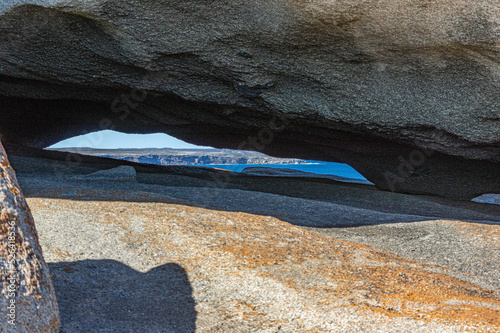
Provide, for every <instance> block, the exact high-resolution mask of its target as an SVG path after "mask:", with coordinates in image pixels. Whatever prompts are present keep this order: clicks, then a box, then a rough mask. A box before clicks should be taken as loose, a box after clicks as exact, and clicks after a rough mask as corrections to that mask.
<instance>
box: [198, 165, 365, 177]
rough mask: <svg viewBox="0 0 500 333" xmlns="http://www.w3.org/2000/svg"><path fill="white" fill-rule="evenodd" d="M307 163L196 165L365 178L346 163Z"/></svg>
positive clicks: (237, 170) (230, 169) (235, 169)
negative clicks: (297, 171)
mask: <svg viewBox="0 0 500 333" xmlns="http://www.w3.org/2000/svg"><path fill="white" fill-rule="evenodd" d="M307 162H308V163H307V164H210V165H196V166H203V167H207V168H219V169H225V170H229V171H235V172H241V171H242V170H243V169H245V168H249V167H265V168H277V169H293V170H299V171H304V172H310V173H315V174H318V175H333V176H340V177H345V178H352V179H360V180H366V178H365V177H363V176H362V175H361V174H359V172H357V171H356V170H354V169H353V168H351V167H350V166H349V165H347V164H343V163H332V162H319V161H307Z"/></svg>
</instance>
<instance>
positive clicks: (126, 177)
mask: <svg viewBox="0 0 500 333" xmlns="http://www.w3.org/2000/svg"><path fill="white" fill-rule="evenodd" d="M136 175H137V173H136V171H135V169H134V167H131V166H129V165H121V166H119V167H116V168H113V169H108V170H101V171H97V172H93V173H91V174H90V175H85V176H75V178H76V179H80V180H114V181H120V182H135V181H136Z"/></svg>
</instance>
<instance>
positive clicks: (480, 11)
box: [0, 0, 500, 199]
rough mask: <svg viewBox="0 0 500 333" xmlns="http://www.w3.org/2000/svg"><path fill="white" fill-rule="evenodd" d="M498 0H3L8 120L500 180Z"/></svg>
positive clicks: (0, 23)
mask: <svg viewBox="0 0 500 333" xmlns="http://www.w3.org/2000/svg"><path fill="white" fill-rule="evenodd" d="M499 12H500V11H499V5H498V1H496V0H482V1H479V0H475V1H469V0H468V1H466V0H451V1H450V0H437V1H406V0H386V1H362V0H343V1H333V0H325V1H320V0H312V1H299V0H266V1H264V0H251V1H220V0H215V1H201V0H192V1H182V2H170V1H140V0H130V1H123V0H99V1H98V0H94V1H76V0H52V1H40V0H19V1H10V2H2V3H1V4H0V31H1V34H0V103H1V104H2V112H1V114H0V132H1V133H2V134H3V136H4V140H5V141H6V142H11V143H19V144H24V145H28V146H37V147H45V146H48V145H50V144H52V143H55V142H57V141H59V140H61V139H64V138H68V137H71V136H75V135H79V134H83V133H85V131H93V130H99V129H116V130H120V131H125V132H134V133H146V132H166V133H170V134H172V135H175V136H177V137H180V138H182V139H185V140H188V141H191V142H194V143H198V144H203V145H212V146H217V147H227V148H243V149H256V150H260V151H263V152H265V153H268V154H271V155H275V156H283V157H299V158H308V159H319V160H326V161H340V162H345V163H349V164H351V165H352V166H353V167H355V168H356V169H357V170H358V171H359V172H361V173H362V174H363V175H364V176H365V177H367V178H368V180H370V181H372V182H373V183H375V184H376V185H377V186H379V187H380V188H382V189H388V190H393V191H400V192H408V193H427V194H436V195H441V196H450V197H455V198H462V199H471V198H473V197H475V196H478V195H480V194H483V193H495V192H496V193H498V192H500V168H499V166H500V125H499V124H500V102H499V84H500V80H499V78H500V75H499V74H500V70H499V68H500V67H499V63H500V53H499V41H500V28H499V25H498V24H499V23H500V16H499V14H498V13H499Z"/></svg>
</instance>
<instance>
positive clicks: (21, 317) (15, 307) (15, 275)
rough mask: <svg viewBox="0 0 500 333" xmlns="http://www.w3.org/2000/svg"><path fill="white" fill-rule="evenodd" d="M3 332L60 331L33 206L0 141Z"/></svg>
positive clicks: (0, 310) (0, 309) (0, 302)
mask: <svg viewBox="0 0 500 333" xmlns="http://www.w3.org/2000/svg"><path fill="white" fill-rule="evenodd" d="M0 314H1V319H0V331H1V332H5V333H10V332H12V333H14V332H15V333H39V332H58V331H59V327H60V320H59V310H58V307H57V300H56V295H55V291H54V286H53V285H52V280H51V278H50V274H49V269H48V266H47V264H46V263H45V261H44V259H43V256H42V249H41V248H40V244H39V243H38V236H37V232H36V229H35V224H34V222H33V217H32V216H31V212H30V209H29V207H28V204H27V203H26V200H25V199H24V197H23V195H22V193H21V189H20V188H19V184H18V182H17V180H16V176H15V174H14V171H13V170H12V168H11V167H10V165H9V161H8V160H7V154H6V153H5V151H4V149H3V146H2V144H1V143H0Z"/></svg>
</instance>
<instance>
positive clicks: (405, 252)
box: [13, 152, 500, 333]
mask: <svg viewBox="0 0 500 333" xmlns="http://www.w3.org/2000/svg"><path fill="white" fill-rule="evenodd" d="M50 154H51V155H53V152H50ZM100 160H101V162H102V163H103V165H101V166H100V165H99V163H98V159H96V158H95V157H92V158H89V159H87V160H85V161H82V163H81V164H79V165H74V164H72V165H71V167H70V166H68V168H56V170H57V171H58V173H50V172H47V171H48V170H49V169H50V166H51V165H53V163H55V162H57V161H51V160H46V159H40V158H38V159H37V158H33V157H30V158H26V157H22V158H18V157H15V158H14V159H13V164H14V165H15V166H16V170H18V172H19V171H21V172H20V173H19V175H18V179H19V181H20V183H21V185H22V186H23V189H24V191H25V192H24V193H25V195H26V196H27V197H28V199H27V200H28V202H29V204H30V207H32V209H33V214H34V216H35V218H36V221H37V226H38V230H39V235H40V242H41V244H42V245H43V247H44V250H45V251H44V254H45V256H46V259H47V261H48V262H49V265H50V268H51V273H52V276H53V281H54V285H55V288H56V293H57V297H58V300H59V306H60V309H61V321H62V331H63V332H70V333H73V332H74V333H77V332H82V333H83V332H85V333H86V332H100V331H102V332H117V333H118V332H120V333H121V332H137V331H141V332H151V333H157V332H165V331H167V332H169V331H172V332H182V333H184V332H200V333H201V332H207V333H209V332H236V333H240V332H241V333H247V332H259V333H261V332H269V333H277V332H279V333H281V332H370V333H371V332H386V333H387V332H390V333H393V332H394V333H396V332H419V333H420V332H422V333H423V332H436V333H442V332H457V333H458V332H488V330H489V332H496V331H498V330H499V329H500V322H499V318H500V267H499V265H500V262H499V261H498V258H499V256H500V252H499V251H500V247H499V240H500V226H499V223H500V206H497V205H489V204H479V203H475V202H459V201H454V200H450V199H440V198H435V197H430V196H412V195H404V194H398V193H390V192H385V191H379V190H377V189H376V188H374V186H366V185H359V184H346V183H339V182H334V181H332V180H318V179H315V178H285V177H272V176H265V177H258V176H249V175H236V174H233V173H228V175H229V176H228V178H226V179H225V182H220V181H218V182H216V180H215V179H213V178H211V177H210V179H211V180H207V179H203V178H198V177H199V174H197V173H194V172H193V173H191V174H188V173H184V174H180V173H179V174H172V173H162V172H161V171H165V170H163V169H162V168H158V167H157V166H137V165H136V166H135V167H136V168H137V171H138V173H137V182H134V183H124V182H119V181H116V182H113V181H107V182H105V183H104V182H96V181H89V182H81V181H79V180H75V179H74V176H75V174H77V173H80V174H88V173H90V172H89V169H91V168H94V170H95V168H98V167H101V168H106V169H107V168H109V167H110V166H109V163H110V161H108V160H106V159H100ZM114 162H115V163H117V162H120V163H127V162H124V161H114ZM35 166H36V168H34V167H35ZM183 169H184V170H185V169H187V168H186V167H182V168H178V169H177V170H183ZM155 170H156V172H155ZM199 172H200V173H201V172H205V173H209V174H210V173H211V174H212V175H214V174H218V175H220V174H221V173H215V172H214V171H213V170H212V171H209V170H206V169H205V170H203V169H201V170H200V171H199ZM243 189H246V190H243ZM457 220H461V221H469V222H461V221H457ZM470 221H475V223H471V222H470ZM304 226H305V227H304ZM305 229H308V230H305Z"/></svg>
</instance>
